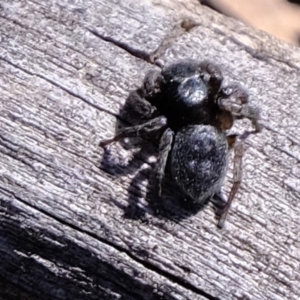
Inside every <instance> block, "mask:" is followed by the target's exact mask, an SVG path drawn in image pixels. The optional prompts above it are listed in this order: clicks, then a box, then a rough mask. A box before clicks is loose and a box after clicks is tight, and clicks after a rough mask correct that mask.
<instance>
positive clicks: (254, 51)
mask: <svg viewBox="0 0 300 300" xmlns="http://www.w3.org/2000/svg"><path fill="white" fill-rule="evenodd" d="M0 24H1V26H0V36H1V41H0V74H1V76H0V95H1V96H0V99H1V101H0V103H1V110H0V124H1V126H0V134H1V136H0V137H1V138H0V170H1V177H0V178H1V179H0V200H1V205H0V228H1V231H0V240H1V242H0V252H1V256H0V257H1V258H0V262H1V264H0V270H1V272H0V281H1V284H2V287H3V288H2V289H1V290H2V291H3V292H0V297H2V298H3V299H19V298H20V297H21V298H25V297H28V298H29V299H41V298H42V299H99V298H101V299H213V298H214V297H217V298H219V299H283V298H284V299H297V298H299V294H300V291H299V288H298V282H299V267H300V266H299V258H300V249H299V248H300V243H299V234H298V232H299V230H298V228H299V218H298V216H299V210H300V208H299V204H298V203H299V186H300V185H299V183H300V182H299V160H300V155H299V153H300V151H299V150H300V149H299V145H300V141H299V138H298V135H297V133H298V128H299V122H300V119H299V117H297V116H299V110H300V108H299V104H298V102H297V99H298V97H299V94H300V88H299V82H298V81H299V80H298V78H299V66H300V54H299V50H298V49H297V48H293V47H292V46H290V45H287V44H284V43H281V42H279V41H278V40H276V39H274V38H271V37H269V36H268V35H266V34H264V33H262V32H259V31H255V30H253V29H250V28H248V27H246V26H245V25H243V24H242V23H239V22H237V21H235V20H233V19H229V18H225V17H223V16H221V15H219V14H217V13H215V12H212V11H211V10H209V9H207V8H203V7H202V6H200V4H198V2H197V1H191V2H189V3H185V2H181V1H166V0H165V1H143V2H140V3H137V2H134V1H129V0H128V1H122V2H120V1H77V2H73V3H67V2H60V3H58V2H55V1H53V2H49V1H44V2H43V1H39V2H38V1H37V2H35V1H27V2H26V3H23V2H22V1H14V2H13V3H11V2H10V1H4V2H3V3H1V4H0ZM187 57H189V58H196V59H199V60H202V59H204V58H209V59H211V60H213V61H216V62H217V63H219V64H220V65H221V66H222V67H223V69H224V74H225V77H226V79H228V80H229V81H232V80H233V81H240V82H241V83H242V84H243V85H245V87H247V88H248V89H249V92H250V94H251V99H252V101H253V103H255V104H256V105H259V106H260V107H261V109H262V117H263V124H264V126H265V128H264V130H263V132H262V133H260V134H258V135H256V136H251V137H250V138H249V139H248V140H247V143H246V148H247V149H246V155H245V159H244V177H243V183H242V187H241V190H240V192H239V193H238V195H237V199H236V200H235V202H234V204H233V207H232V210H231V212H230V214H229V217H228V221H227V223H226V227H225V229H224V230H221V231H220V230H218V229H217V228H216V226H215V224H216V220H215V219H214V213H213V210H212V208H211V207H210V206H208V207H207V208H205V209H204V210H203V211H201V212H198V213H197V214H192V215H190V214H189V213H188V212H187V210H186V209H184V208H182V207H181V206H180V205H179V202H178V200H179V198H180V195H178V194H177V193H176V192H174V190H173V186H172V183H171V180H167V181H166V184H165V189H164V196H163V199H162V208H160V210H159V211H157V207H156V206H155V205H154V204H153V203H152V202H151V201H150V200H149V199H150V198H151V193H152V191H153V189H151V185H149V184H148V181H149V178H150V176H151V175H150V174H151V170H152V168H153V164H154V161H155V159H154V157H155V155H156V154H157V145H156V144H155V143H152V142H151V141H147V140H142V139H139V140H135V141H134V144H133V145H132V144H127V143H124V142H120V143H116V144H114V145H112V146H111V147H110V154H109V155H108V154H105V153H104V151H103V149H101V148H100V147H99V146H98V144H99V141H100V140H101V139H103V138H105V137H110V136H112V135H113V134H114V132H115V128H116V126H119V125H124V124H128V123H130V122H131V121H132V120H131V119H130V115H128V114H124V115H121V116H120V110H121V111H122V107H123V105H124V104H125V102H126V98H127V97H128V94H129V91H130V90H132V89H135V88H137V87H138V86H139V85H140V84H141V83H142V80H143V77H144V75H145V74H146V72H147V71H148V70H149V69H151V68H159V67H158V66H157V65H156V63H157V62H159V63H160V64H167V63H169V62H174V61H176V60H178V59H181V58H187ZM123 122H125V123H123ZM248 125H249V124H248V123H247V122H241V123H239V124H238V126H236V127H235V128H234V129H233V130H235V131H238V132H240V131H242V130H244V129H246V128H247V126H248ZM140 148H141V149H142V150H141V151H140ZM228 178H229V179H228V180H227V181H226V184H225V187H224V191H225V192H228V189H229V187H230V178H231V172H230V171H229V175H228ZM1 293H2V295H1Z"/></svg>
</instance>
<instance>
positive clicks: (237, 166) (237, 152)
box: [218, 135, 244, 228]
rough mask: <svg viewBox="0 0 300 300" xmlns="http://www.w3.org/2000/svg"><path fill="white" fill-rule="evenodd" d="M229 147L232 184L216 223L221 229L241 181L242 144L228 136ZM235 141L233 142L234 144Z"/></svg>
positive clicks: (234, 137)
mask: <svg viewBox="0 0 300 300" xmlns="http://www.w3.org/2000/svg"><path fill="white" fill-rule="evenodd" d="M228 139H229V142H228V143H229V147H233V148H234V158H233V163H234V166H233V184H232V187H231V190H230V193H229V196H228V199H227V202H226V204H225V207H224V208H223V210H222V213H221V216H220V219H219V222H218V227H219V228H223V227H224V223H225V220H226V217H227V214H228V211H229V208H230V206H231V203H232V201H233V199H234V197H235V195H236V193H237V191H238V189H239V187H240V185H241V180H242V158H243V153H244V150H243V143H242V141H241V140H237V138H236V136H232V135H229V136H228ZM234 140H235V142H234Z"/></svg>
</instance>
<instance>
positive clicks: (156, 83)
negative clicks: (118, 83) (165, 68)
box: [143, 70, 164, 97]
mask: <svg viewBox="0 0 300 300" xmlns="http://www.w3.org/2000/svg"><path fill="white" fill-rule="evenodd" d="M163 80H164V79H163V76H162V74H161V72H160V71H157V70H150V71H149V72H148V73H147V74H146V77H145V79H144V86H143V89H144V92H145V96H146V97H149V96H153V95H154V94H157V93H158V92H160V86H161V84H162V82H163Z"/></svg>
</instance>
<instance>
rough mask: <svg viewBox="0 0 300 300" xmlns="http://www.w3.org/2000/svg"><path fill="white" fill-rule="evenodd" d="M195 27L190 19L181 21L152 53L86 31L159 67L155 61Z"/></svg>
mask: <svg viewBox="0 0 300 300" xmlns="http://www.w3.org/2000/svg"><path fill="white" fill-rule="evenodd" d="M196 26H198V24H197V23H196V22H195V21H193V20H191V19H184V20H182V21H181V22H180V23H179V24H176V25H175V26H174V27H173V29H172V30H171V32H169V34H168V35H167V36H166V37H165V38H164V39H163V40H162V42H161V43H160V45H159V46H158V47H157V49H156V50H154V51H153V52H152V53H147V52H145V51H142V50H139V49H134V48H133V47H131V46H130V45H129V44H126V43H123V42H120V41H117V40H116V39H114V38H112V37H110V36H105V35H103V34H100V33H99V32H98V31H97V30H95V29H93V28H86V29H87V30H88V31H89V32H90V33H92V34H93V35H95V36H97V37H98V38H100V39H101V40H103V41H105V42H108V43H112V44H113V45H115V46H117V47H119V48H121V49H123V50H125V51H126V52H128V53H129V54H131V55H133V56H135V57H137V58H141V59H143V60H144V61H146V62H148V63H150V64H153V65H157V66H159V67H161V64H160V63H159V62H157V60H158V59H159V58H160V57H161V56H163V54H164V53H165V52H166V51H167V49H169V48H170V47H171V46H172V45H173V44H174V43H175V41H176V40H177V39H178V38H179V37H181V36H182V35H183V34H184V33H185V32H189V31H190V30H191V29H193V28H194V27H196Z"/></svg>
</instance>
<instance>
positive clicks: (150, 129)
mask: <svg viewBox="0 0 300 300" xmlns="http://www.w3.org/2000/svg"><path fill="white" fill-rule="evenodd" d="M166 126H167V119H166V117H164V116H159V117H157V118H154V119H152V120H150V121H147V122H145V123H143V124H141V125H136V126H131V127H126V128H122V129H121V130H120V131H119V132H118V133H117V134H116V135H115V136H114V137H113V138H111V139H107V140H102V141H101V142H100V143H99V145H100V146H101V147H105V146H107V145H109V144H111V143H113V142H116V141H118V140H120V139H123V138H126V137H136V136H140V135H141V136H143V135H145V134H149V133H154V132H157V131H159V130H163V129H164V128H166Z"/></svg>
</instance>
